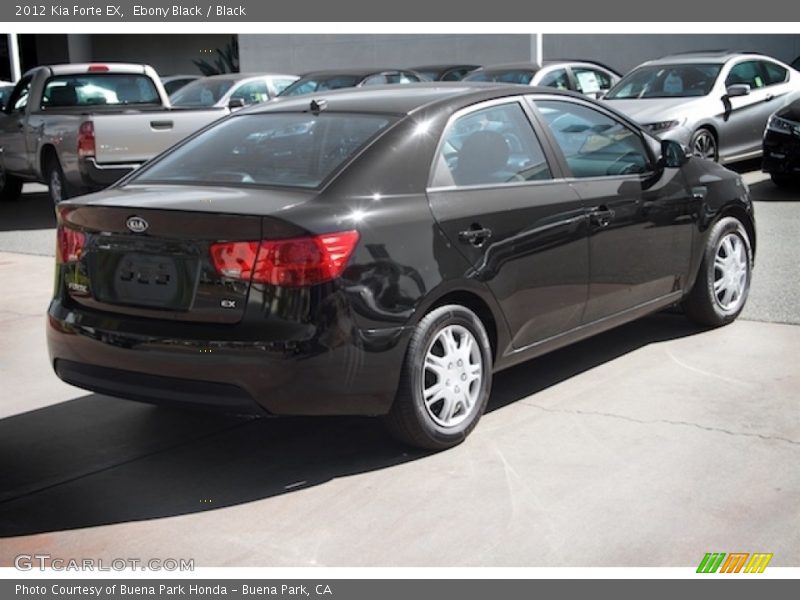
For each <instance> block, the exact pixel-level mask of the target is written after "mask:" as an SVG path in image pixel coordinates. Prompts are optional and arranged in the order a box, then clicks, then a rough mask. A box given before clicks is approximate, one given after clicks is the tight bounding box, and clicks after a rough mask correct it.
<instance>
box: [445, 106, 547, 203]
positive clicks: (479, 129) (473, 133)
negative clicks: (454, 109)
mask: <svg viewBox="0 0 800 600" xmlns="http://www.w3.org/2000/svg"><path fill="white" fill-rule="evenodd" d="M550 178H551V173H550V168H549V166H548V165H547V161H546V160H545V156H544V152H543V151H542V146H541V144H539V140H538V139H537V138H536V134H535V133H534V131H533V129H532V128H531V124H530V122H529V121H528V118H527V117H526V116H525V112H524V111H523V110H522V107H521V106H520V105H519V104H517V103H513V104H502V105H499V106H491V107H487V108H483V109H479V110H476V111H474V112H471V113H469V114H466V115H464V116H462V117H460V118H458V119H457V120H456V121H455V122H454V123H453V124H452V125H451V126H450V127H449V128H448V130H447V132H446V133H445V137H444V140H443V142H442V145H441V148H440V150H439V155H438V157H437V163H436V171H435V173H434V178H433V186H434V187H451V186H457V187H462V186H469V185H504V184H510V183H519V182H524V181H537V180H543V179H550Z"/></svg>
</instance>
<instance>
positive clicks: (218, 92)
mask: <svg viewBox="0 0 800 600" xmlns="http://www.w3.org/2000/svg"><path fill="white" fill-rule="evenodd" d="M234 83H235V81H234V80H233V79H211V78H204V79H197V80H195V81H193V82H192V83H190V84H188V85H185V86H183V87H182V88H181V89H179V90H178V91H177V92H175V93H174V94H172V96H170V97H169V101H170V102H171V103H172V106H185V107H190V106H196V107H201V106H206V107H207V106H214V105H215V104H216V103H217V102H219V101H220V100H222V97H223V96H224V95H225V94H227V93H228V90H229V89H231V88H232V87H233V84H234Z"/></svg>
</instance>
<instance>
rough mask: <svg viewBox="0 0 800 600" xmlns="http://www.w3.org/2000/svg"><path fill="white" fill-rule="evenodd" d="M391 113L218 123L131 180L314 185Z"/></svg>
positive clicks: (275, 116) (269, 116) (265, 116)
mask: <svg viewBox="0 0 800 600" xmlns="http://www.w3.org/2000/svg"><path fill="white" fill-rule="evenodd" d="M394 120H395V117H391V116H387V115H363V114H352V113H322V114H320V115H316V116H315V115H311V114H306V113H261V114H250V115H238V116H235V117H232V118H230V119H227V120H225V121H222V122H220V123H219V124H218V125H216V126H214V127H212V128H211V129H208V130H207V131H205V132H203V133H201V134H200V135H198V136H197V137H195V138H194V139H192V140H190V141H189V142H187V143H185V144H183V145H181V146H179V147H178V148H176V149H175V150H174V151H172V152H170V153H169V154H167V155H166V156H164V158H162V159H161V160H158V161H157V162H156V163H154V164H153V165H152V166H151V167H149V168H146V169H144V170H143V171H142V172H141V174H140V175H139V176H137V177H135V178H134V179H133V180H132V182H135V183H199V184H209V185H213V184H217V185H242V186H251V185H276V186H289V187H299V188H316V187H319V186H320V184H322V182H323V181H325V179H327V178H328V176H330V175H331V174H332V173H333V172H334V171H335V170H336V169H337V168H338V167H339V166H340V165H342V164H343V163H344V162H345V161H346V160H347V159H349V158H350V157H352V156H353V155H355V154H356V153H357V152H358V150H359V149H360V148H361V147H362V146H364V145H365V144H366V143H367V142H368V141H369V140H370V139H372V138H373V137H374V136H375V135H377V134H378V133H379V132H380V131H381V130H383V129H385V128H386V127H387V126H388V125H389V124H390V123H392V122H393V121H394Z"/></svg>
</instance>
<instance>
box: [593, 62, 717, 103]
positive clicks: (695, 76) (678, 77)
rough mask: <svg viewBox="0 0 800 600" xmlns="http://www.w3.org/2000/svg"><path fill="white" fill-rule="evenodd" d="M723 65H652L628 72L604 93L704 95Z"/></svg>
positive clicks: (620, 97) (615, 97)
mask: <svg viewBox="0 0 800 600" xmlns="http://www.w3.org/2000/svg"><path fill="white" fill-rule="evenodd" d="M721 69H722V65H719V64H708V65H706V64H685V65H652V66H648V67H640V68H638V69H636V70H635V71H632V72H630V73H628V74H627V75H626V76H625V77H623V78H622V79H621V80H620V82H619V83H617V85H615V86H614V87H613V88H612V89H611V91H610V92H609V93H608V95H607V96H606V99H608V100H627V99H638V98H688V97H690V96H705V95H706V94H708V93H709V92H710V91H711V88H712V87H714V82H715V81H716V80H717V75H719V72H720V70H721Z"/></svg>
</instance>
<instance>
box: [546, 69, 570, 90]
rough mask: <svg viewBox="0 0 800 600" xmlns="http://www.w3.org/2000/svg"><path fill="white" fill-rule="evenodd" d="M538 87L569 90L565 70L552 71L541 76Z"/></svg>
mask: <svg viewBox="0 0 800 600" xmlns="http://www.w3.org/2000/svg"><path fill="white" fill-rule="evenodd" d="M539 85H543V86H547V87H552V88H556V89H559V90H568V89H569V76H568V75H567V70H566V69H554V70H552V71H550V72H549V73H545V74H544V75H543V76H542V79H541V81H539Z"/></svg>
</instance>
